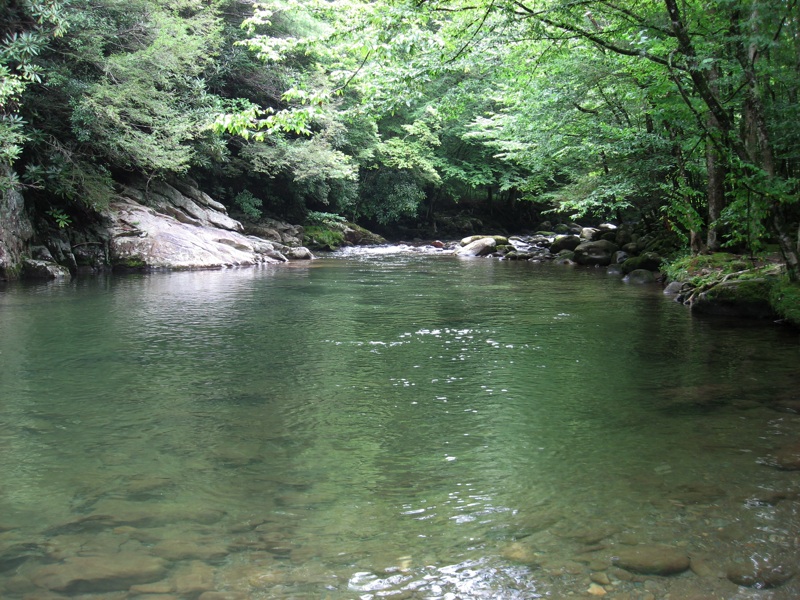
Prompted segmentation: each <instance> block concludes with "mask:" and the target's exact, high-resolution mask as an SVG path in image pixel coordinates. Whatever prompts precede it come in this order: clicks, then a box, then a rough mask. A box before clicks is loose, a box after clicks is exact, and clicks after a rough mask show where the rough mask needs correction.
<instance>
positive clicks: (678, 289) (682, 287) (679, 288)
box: [664, 281, 691, 296]
mask: <svg viewBox="0 0 800 600" xmlns="http://www.w3.org/2000/svg"><path fill="white" fill-rule="evenodd" d="M687 287H691V286H690V285H689V284H687V283H685V282H683V281H670V282H669V283H668V284H667V286H666V287H665V288H664V293H665V294H666V295H668V296H677V295H678V294H682V293H684V292H685V291H686V288H687Z"/></svg>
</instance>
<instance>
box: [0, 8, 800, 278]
mask: <svg viewBox="0 0 800 600" xmlns="http://www.w3.org/2000/svg"><path fill="white" fill-rule="evenodd" d="M0 76H2V83H0V162H1V163H2V168H0V188H1V189H2V191H3V193H4V194H7V193H10V191H12V190H14V191H17V192H20V193H21V194H22V196H23V197H24V199H25V204H26V207H27V210H29V211H31V212H32V213H33V214H35V215H38V216H39V217H40V218H41V219H43V220H44V221H45V222H47V223H49V224H50V225H51V226H57V227H64V226H68V225H70V224H74V223H78V222H80V221H81V220H84V219H88V218H91V215H92V213H93V211H96V210H97V209H98V208H99V207H102V206H103V205H104V203H107V202H108V201H109V198H111V197H113V194H114V190H115V186H117V185H118V184H119V183H120V182H124V181H125V180H126V179H128V178H131V177H145V178H147V179H148V180H154V179H170V178H172V179H174V178H191V180H193V181H195V182H197V183H198V185H199V186H200V187H201V188H202V189H204V190H205V191H206V192H208V193H209V194H210V195H211V196H213V197H214V198H216V199H218V200H219V201H221V202H223V203H224V204H225V205H227V206H228V207H230V208H232V209H235V210H238V211H239V212H241V213H243V214H245V215H249V216H251V217H254V218H255V217H258V216H260V215H262V214H266V215H272V216H276V217H280V218H284V219H286V220H289V221H291V222H295V223H306V224H311V223H313V222H315V220H319V219H324V218H331V219H345V218H346V219H348V220H351V221H353V222H358V223H361V224H364V225H366V226H370V227H378V228H380V227H391V226H393V225H394V226H397V225H402V224H409V223H421V222H424V223H428V224H432V225H433V227H434V230H435V226H436V218H437V214H439V213H440V212H441V211H446V210H453V209H454V210H467V209H469V208H470V207H472V206H475V205H479V206H481V207H482V210H484V211H486V210H489V211H491V212H493V213H495V214H498V215H500V218H503V219H505V220H506V222H508V223H513V224H517V226H518V227H521V226H526V227H533V226H534V224H535V223H536V222H538V221H539V220H541V219H546V218H548V217H549V216H551V215H552V216H553V218H556V219H558V218H565V219H566V218H570V219H579V218H585V219H598V220H600V219H611V220H616V221H618V222H623V221H628V222H634V223H642V224H645V225H646V226H647V227H649V228H651V229H662V230H666V231H669V232H670V233H671V234H673V235H675V236H676V237H677V238H678V239H680V240H681V243H682V244H683V246H684V247H685V248H686V249H687V250H689V249H691V250H692V251H694V252H714V251H718V250H720V249H729V250H732V251H737V252H741V253H749V254H751V255H752V254H755V253H759V252H764V251H767V250H770V249H771V250H772V251H774V252H775V253H776V255H779V256H780V257H781V260H782V261H783V262H784V263H785V265H786V272H787V274H788V276H789V278H790V279H791V280H793V281H797V279H798V275H799V274H800V260H799V259H798V255H799V254H800V226H799V225H798V223H799V222H800V218H798V217H800V203H798V188H799V184H800V181H799V180H798V175H799V174H800V172H799V171H798V169H799V167H800V103H798V89H799V88H800V10H798V3H797V1H796V0H721V1H714V2H711V1H699V0H663V1H662V0H636V1H633V2H617V1H613V0H612V1H601V0H453V1H445V0H380V1H371V2H367V1H362V0H270V1H268V2H264V3H253V2H249V1H243V0H124V1H123V0H3V2H2V4H0Z"/></svg>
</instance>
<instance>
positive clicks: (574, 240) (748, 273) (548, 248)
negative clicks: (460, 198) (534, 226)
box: [442, 223, 800, 327]
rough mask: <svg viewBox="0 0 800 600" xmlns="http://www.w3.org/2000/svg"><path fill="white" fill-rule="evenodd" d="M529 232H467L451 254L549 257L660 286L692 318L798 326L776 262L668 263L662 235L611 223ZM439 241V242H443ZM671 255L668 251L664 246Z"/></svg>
mask: <svg viewBox="0 0 800 600" xmlns="http://www.w3.org/2000/svg"><path fill="white" fill-rule="evenodd" d="M562 227H565V228H566V231H563V232H562V233H555V232H550V231H539V232H537V233H536V234H534V235H529V236H510V237H505V236H501V235H474V236H469V237H466V238H464V239H462V240H461V241H460V242H458V243H453V244H451V245H450V248H451V250H452V251H453V252H454V253H455V254H456V255H458V256H463V257H478V256H489V257H496V258H499V259H502V260H529V261H534V262H542V261H552V262H555V263H557V264H561V265H582V266H587V267H598V268H604V269H605V270H606V272H607V273H608V274H609V275H616V276H621V277H622V278H623V280H624V281H626V282H628V283H633V284H652V283H662V284H663V285H664V286H665V287H664V293H666V294H670V295H672V296H674V297H675V299H676V301H678V302H682V303H683V304H685V305H687V306H688V307H690V308H691V310H692V312H693V313H695V314H698V315H713V316H726V317H735V318H745V319H761V320H769V319H771V320H773V321H777V322H781V323H785V324H788V325H791V326H794V327H800V287H798V286H797V285H796V284H791V283H789V282H788V281H787V280H786V278H785V277H784V273H783V271H784V270H783V268H782V266H781V265H780V263H779V261H777V259H775V258H773V259H772V260H763V259H762V260H760V261H755V260H752V259H747V258H744V257H742V256H739V255H735V254H729V253H717V254H711V255H696V256H691V257H686V258H681V259H677V260H673V261H668V260H667V259H665V258H664V257H662V255H661V252H662V251H664V250H667V251H669V250H670V248H669V246H668V245H665V242H664V240H663V239H659V238H658V237H654V236H647V235H639V234H637V233H636V232H635V231H633V230H632V229H631V228H628V227H626V226H622V227H617V226H616V225H613V224H611V223H605V224H601V225H600V226H599V227H584V226H581V225H579V224H575V223H572V224H569V225H566V226H562ZM442 246H446V245H445V244H442ZM671 250H672V251H673V252H674V248H673V249H671Z"/></svg>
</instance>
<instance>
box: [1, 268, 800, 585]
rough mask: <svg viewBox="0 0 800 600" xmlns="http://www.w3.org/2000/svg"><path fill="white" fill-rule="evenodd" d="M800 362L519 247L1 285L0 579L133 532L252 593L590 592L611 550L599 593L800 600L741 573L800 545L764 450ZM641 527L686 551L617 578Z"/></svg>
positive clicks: (18, 581) (795, 428)
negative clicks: (672, 571)
mask: <svg viewBox="0 0 800 600" xmlns="http://www.w3.org/2000/svg"><path fill="white" fill-rule="evenodd" d="M799 359H800V344H799V343H798V337H797V334H796V333H792V332H788V331H785V330H782V329H780V328H777V327H775V326H772V325H764V324H759V325H757V326H754V325H748V324H741V323H739V324H736V323H732V322H727V321H719V320H700V319H693V318H692V317H691V316H690V315H689V314H688V312H687V310H686V309H685V308H684V307H682V306H680V305H678V304H676V303H674V302H671V301H670V300H669V299H667V298H665V297H664V296H663V294H661V290H660V288H659V287H658V286H652V287H651V286H645V287H637V286H628V285H626V284H624V283H622V282H621V281H619V280H618V279H616V278H611V277H607V276H605V275H604V274H603V273H602V272H601V271H598V270H593V269H592V270H584V269H579V270H572V269H567V268H563V267H554V266H551V265H535V264H531V263H513V262H504V261H494V260H487V259H472V260H464V259H457V258H454V257H445V256H437V257H432V256H415V255H355V256H350V257H346V258H341V257H340V258H328V259H324V260H318V261H314V262H313V263H292V264H291V265H289V266H283V267H276V268H272V267H271V268H259V269H242V270H228V271H216V272H192V273H187V272H184V273H160V274H152V275H130V276H125V277H120V276H117V277H96V278H81V279H77V280H75V281H72V282H66V283H52V284H47V285H21V284H20V285H9V286H6V287H4V288H2V291H0V481H2V484H1V487H0V590H3V589H5V592H4V593H2V597H3V598H24V597H26V595H29V594H35V593H37V590H39V589H40V588H38V587H36V586H37V585H39V586H41V577H38V576H37V573H40V570H41V569H42V568H44V567H45V566H47V565H52V564H59V563H60V561H64V560H69V558H70V557H73V556H93V555H98V554H103V555H113V554H114V553H115V552H120V551H124V552H127V553H129V552H134V553H137V554H142V555H148V556H149V555H155V556H160V557H163V558H165V559H166V560H167V565H168V568H169V574H168V575H167V576H166V578H165V581H166V583H163V584H162V588H161V589H162V591H163V592H168V593H172V594H173V596H174V597H178V598H195V597H197V596H198V595H199V593H200V591H202V590H199V589H194V588H193V589H191V590H190V589H181V587H180V585H177V584H175V583H174V582H175V581H176V580H177V579H176V577H175V573H176V572H179V570H180V569H183V568H186V566H187V565H194V567H197V564H198V563H202V564H203V565H206V567H205V568H206V569H207V571H206V572H207V573H208V577H209V578H211V580H212V581H210V583H209V582H208V581H207V582H206V589H208V590H216V591H229V592H236V593H238V594H240V596H238V597H241V598H254V599H260V598H331V599H344V598H363V599H370V598H384V597H386V598H447V599H455V598H538V597H552V598H561V597H565V596H567V595H570V594H576V595H578V597H581V596H582V595H585V594H586V593H587V590H588V589H589V586H590V584H591V583H592V582H591V580H590V577H591V576H592V574H595V576H596V575H597V573H604V574H606V575H607V577H608V579H609V581H610V583H608V584H605V590H606V591H607V592H608V597H610V598H614V597H619V598H640V597H641V598H645V597H648V596H647V594H651V595H652V596H653V597H655V598H661V597H665V595H666V594H672V596H671V597H672V598H689V597H692V596H691V594H696V595H697V596H696V597H713V598H770V599H773V598H774V599H782V598H787V599H788V598H796V597H798V595H800V584H798V578H800V577H798V578H795V579H792V580H790V581H789V582H788V583H786V584H784V585H782V586H780V587H777V588H775V589H772V590H760V589H753V588H744V587H742V588H740V587H738V586H736V585H734V584H733V583H731V582H729V581H728V580H727V579H726V578H725V572H726V569H727V568H728V565H729V564H730V563H731V562H736V561H741V560H747V561H756V562H759V563H765V564H789V565H795V564H798V562H800V561H798V560H797V558H798V554H797V552H798V536H800V517H798V513H797V509H798V502H797V494H798V492H800V482H799V480H798V475H797V472H787V471H780V470H778V469H776V468H774V467H773V466H771V465H772V463H773V462H774V455H775V452H776V451H777V449H779V448H780V447H781V446H783V445H785V444H787V443H789V442H791V441H792V440H797V436H798V432H800V420H798V416H797V415H795V414H792V413H788V412H781V411H780V410H776V408H780V403H781V402H782V401H784V400H786V401H792V400H794V399H796V398H797V365H798V364H800V360H799ZM176 543H179V544H178V545H179V546H180V547H181V548H183V552H180V551H176V550H175V548H176ZM635 543H648V544H649V543H662V544H668V545H671V546H675V547H678V548H683V549H685V550H686V553H687V554H690V555H691V556H692V557H693V559H695V566H696V568H695V571H694V572H693V571H686V572H685V573H683V574H681V575H676V576H672V577H653V576H638V577H633V578H629V577H627V576H626V575H625V574H624V573H621V572H620V571H619V570H618V569H615V568H614V567H613V566H612V565H611V561H612V558H613V557H614V556H615V554H616V553H617V552H618V550H619V549H620V548H622V547H625V546H629V545H631V544H635ZM170 549H171V550H170ZM209 549H214V550H215V552H211V551H210V550H209ZM125 556H129V554H125ZM697 565H702V566H703V567H704V568H699V567H697ZM194 567H193V568H194ZM197 568H199V567H197ZM170 578H171V579H170ZM170 581H171V582H172V583H169V582H170ZM170 585H172V589H168V588H169V586H170ZM176 585H177V587H176ZM126 589H127V588H126ZM153 589H155V588H153ZM595 589H596V588H595ZM143 591H148V590H147V589H135V588H134V589H133V591H131V592H122V593H121V594H120V595H119V596H118V597H120V598H126V597H128V596H130V597H131V598H133V597H136V595H137V594H140V593H142V592H143ZM150 591H152V590H150ZM81 594H83V591H81V592H78V591H67V592H64V593H63V595H64V596H66V597H84V596H85V597H87V598H89V597H96V596H90V595H86V594H84V595H81ZM626 594H627V595H626ZM115 597H117V596H115Z"/></svg>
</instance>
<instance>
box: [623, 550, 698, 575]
mask: <svg viewBox="0 0 800 600" xmlns="http://www.w3.org/2000/svg"><path fill="white" fill-rule="evenodd" d="M613 562H614V564H615V565H616V566H618V567H620V568H622V569H626V570H628V571H632V572H633V573H640V574H642V575H675V574H677V573H682V572H683V571H685V570H687V569H688V568H689V556H688V555H687V554H686V552H685V551H684V550H682V549H680V548H675V547H673V546H666V545H662V544H642V545H638V546H631V547H629V548H620V549H619V551H618V552H617V556H615V557H614V559H613Z"/></svg>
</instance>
